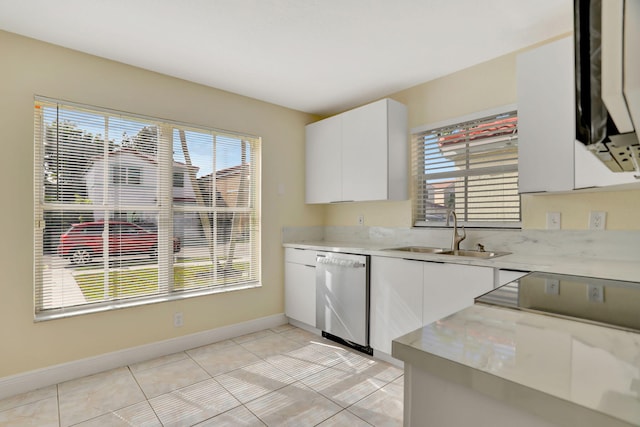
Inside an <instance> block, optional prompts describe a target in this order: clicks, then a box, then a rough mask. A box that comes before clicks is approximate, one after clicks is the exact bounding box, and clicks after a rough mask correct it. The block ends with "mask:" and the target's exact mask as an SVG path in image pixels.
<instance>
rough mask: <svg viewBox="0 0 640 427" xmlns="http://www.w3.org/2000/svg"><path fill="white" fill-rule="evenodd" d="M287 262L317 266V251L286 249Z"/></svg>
mask: <svg viewBox="0 0 640 427" xmlns="http://www.w3.org/2000/svg"><path fill="white" fill-rule="evenodd" d="M284 260H285V262H293V263H296V264H305V265H311V266H314V267H315V265H316V251H312V250H308V249H298V248H285V249H284Z"/></svg>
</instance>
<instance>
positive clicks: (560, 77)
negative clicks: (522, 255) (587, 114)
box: [517, 37, 635, 193]
mask: <svg viewBox="0 0 640 427" xmlns="http://www.w3.org/2000/svg"><path fill="white" fill-rule="evenodd" d="M517 69H518V71H517V73H518V75H517V88H518V159H519V160H518V161H519V165H518V169H519V171H518V173H519V176H520V178H519V188H520V192H521V193H530V192H543V191H568V190H574V189H579V188H588V187H603V186H609V185H616V184H626V183H631V182H634V181H635V179H634V178H633V174H632V173H614V172H611V171H609V169H608V168H607V167H606V166H605V165H604V164H603V163H602V162H600V160H598V159H597V158H596V157H595V156H594V155H593V154H592V153H590V152H588V150H587V149H586V148H585V147H584V145H583V144H582V143H580V142H579V141H576V139H575V88H574V48H573V37H566V38H563V39H560V40H557V41H555V42H552V43H549V44H546V45H543V46H541V47H539V48H536V49H532V50H529V51H527V52H524V53H522V54H520V55H518V58H517Z"/></svg>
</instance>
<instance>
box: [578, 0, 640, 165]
mask: <svg viewBox="0 0 640 427" xmlns="http://www.w3.org/2000/svg"><path fill="white" fill-rule="evenodd" d="M574 26H575V32H574V34H575V60H576V67H575V73H576V74H575V77H576V78H575V82H576V83H575V84H576V139H578V140H579V141H580V142H582V143H583V144H584V145H585V146H586V147H587V148H588V149H589V151H591V152H592V153H593V154H595V155H596V157H598V158H599V159H600V160H601V161H602V162H603V163H604V164H605V165H606V166H607V167H608V168H609V169H610V170H611V171H613V172H633V171H635V172H637V173H638V174H640V139H639V137H638V130H639V129H640V0H604V1H603V0H574Z"/></svg>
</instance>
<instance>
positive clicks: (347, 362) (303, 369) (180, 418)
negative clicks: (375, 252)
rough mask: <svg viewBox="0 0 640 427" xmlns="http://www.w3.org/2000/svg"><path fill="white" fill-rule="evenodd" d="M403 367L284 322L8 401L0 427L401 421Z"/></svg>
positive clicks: (2, 405)
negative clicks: (274, 326) (270, 327)
mask: <svg viewBox="0 0 640 427" xmlns="http://www.w3.org/2000/svg"><path fill="white" fill-rule="evenodd" d="M402 373H403V372H402V370H401V369H399V368H397V367H395V366H393V365H391V364H388V363H386V362H383V361H380V360H376V359H373V358H370V357H367V356H366V355H364V354H362V353H358V352H355V351H353V350H350V349H347V348H345V347H343V346H340V345H339V344H336V343H334V342H332V341H328V340H325V339H323V338H322V337H319V336H317V335H314V334H312V333H309V332H307V331H305V330H302V329H299V328H296V327H293V326H291V325H283V326H279V327H277V328H273V329H266V330H263V331H259V332H256V333H253V334H249V335H245V336H241V337H238V338H234V339H231V340H227V341H222V342H217V343H214V344H211V345H207V346H204V347H199V348H194V349H192V350H188V351H185V352H181V353H177V354H172V355H169V356H164V357H160V358H158V359H154V360H149V361H146V362H142V363H138V364H135V365H131V366H127V367H123V368H118V369H113V370H111V371H106V372H102V373H99V374H95V375H91V376H88V377H84V378H79V379H76V380H72V381H68V382H65V383H61V384H58V385H56V386H51V387H47V388H43V389H40V390H36V391H33V392H30V393H26V394H23V395H19V396H14V397H11V398H8V399H5V400H0V426H38V427H42V426H56V427H58V426H61V427H66V426H87V427H88V426H136V427H138V426H194V425H197V426H233V427H236V426H264V425H267V426H296V427H298V426H322V427H330V426H350V427H351V426H400V425H402V408H403V375H402Z"/></svg>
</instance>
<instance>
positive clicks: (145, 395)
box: [122, 365, 162, 425]
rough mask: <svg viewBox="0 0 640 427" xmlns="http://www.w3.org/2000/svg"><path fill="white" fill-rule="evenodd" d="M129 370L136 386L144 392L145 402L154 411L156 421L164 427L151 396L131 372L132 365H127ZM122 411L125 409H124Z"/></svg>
mask: <svg viewBox="0 0 640 427" xmlns="http://www.w3.org/2000/svg"><path fill="white" fill-rule="evenodd" d="M127 369H129V373H131V376H132V377H133V380H134V381H135V382H136V385H137V386H138V388H139V389H140V391H141V392H142V395H143V396H144V397H145V399H146V400H145V401H146V402H147V405H149V407H150V408H151V410H152V411H153V415H155V416H156V419H157V420H158V422H159V423H160V424H161V425H162V421H161V420H160V415H158V413H157V412H156V410H155V408H154V407H153V405H151V402H150V401H149V396H147V393H145V392H144V389H143V388H142V385H140V383H139V382H138V378H137V377H136V376H135V374H134V373H133V371H132V370H131V365H127ZM138 403H140V402H138ZM138 403H135V405H137V404H138ZM122 409H124V408H122Z"/></svg>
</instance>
